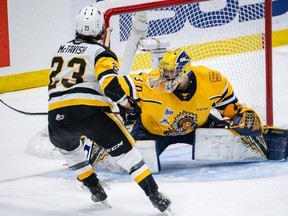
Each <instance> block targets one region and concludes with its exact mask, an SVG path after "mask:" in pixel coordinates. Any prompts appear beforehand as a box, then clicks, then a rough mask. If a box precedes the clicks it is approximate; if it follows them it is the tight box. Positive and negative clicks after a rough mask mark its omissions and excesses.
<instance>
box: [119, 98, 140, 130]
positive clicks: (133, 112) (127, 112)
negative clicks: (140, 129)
mask: <svg viewBox="0 0 288 216" xmlns="http://www.w3.org/2000/svg"><path fill="white" fill-rule="evenodd" d="M127 100H128V102H129V104H130V106H131V107H132V109H125V108H124V107H123V106H121V105H119V104H118V107H119V112H120V116H121V117H122V120H123V122H124V125H125V126H128V125H131V124H134V122H135V120H137V119H138V118H140V115H141V113H142V110H141V108H140V107H139V106H138V104H137V101H136V100H134V99H133V98H132V97H129V96H127Z"/></svg>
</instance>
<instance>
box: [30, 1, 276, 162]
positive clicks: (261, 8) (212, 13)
mask: <svg viewBox="0 0 288 216" xmlns="http://www.w3.org/2000/svg"><path fill="white" fill-rule="evenodd" d="M107 2H109V1H107ZM103 6H104V8H105V1H103ZM110 7H111V6H110ZM137 12H145V15H146V18H147V21H146V22H147V23H148V31H147V34H146V37H147V38H155V39H161V38H165V39H166V40H169V42H170V48H182V49H184V50H185V51H186V52H187V53H188V54H189V56H190V57H191V60H192V65H194V66H196V65H205V66H207V67H209V68H212V69H215V70H219V71H220V72H221V73H222V74H223V75H225V76H227V77H228V79H229V80H230V81H231V83H232V86H233V87H234V91H235V94H236V96H237V97H238V99H239V101H240V102H241V103H245V104H246V105H248V106H251V107H253V108H255V110H257V112H258V113H259V114H260V117H261V118H262V119H263V121H264V124H269V125H271V124H273V105H272V75H271V73H272V70H271V68H272V64H271V1H270V0H241V1H234V0H211V1H204V0H178V1H176V0H162V1H154V2H148V3H142V4H135V5H129V6H123V7H121V6H120V7H114V8H108V7H107V8H106V14H105V22H106V26H107V27H110V28H112V32H111V35H110V38H109V43H110V48H111V50H112V51H114V52H115V53H116V55H117V56H118V58H119V60H120V63H121V62H123V59H124V58H132V59H134V62H133V65H131V70H130V71H128V72H127V73H131V72H136V73H137V72H141V71H149V69H151V67H152V66H151V60H152V59H151V52H149V51H143V50H139V49H137V50H136V52H135V53H133V54H128V55H127V54H126V53H125V48H126V46H127V41H128V39H129V36H130V34H131V30H132V24H133V21H134V20H133V19H134V17H135V13H137ZM122 66H123V65H122V63H121V66H120V67H122ZM47 133H48V132H47V131H45V130H43V131H41V132H39V133H38V134H36V135H35V136H34V137H32V138H31V139H30V141H29V143H28V152H30V153H31V154H33V155H36V156H41V157H49V158H56V157H58V154H57V153H55V152H54V153H51V152H49V151H51V150H53V151H54V149H53V147H51V146H49V145H51V144H50V143H49V141H47ZM45 151H47V152H46V153H45ZM53 154H54V155H53Z"/></svg>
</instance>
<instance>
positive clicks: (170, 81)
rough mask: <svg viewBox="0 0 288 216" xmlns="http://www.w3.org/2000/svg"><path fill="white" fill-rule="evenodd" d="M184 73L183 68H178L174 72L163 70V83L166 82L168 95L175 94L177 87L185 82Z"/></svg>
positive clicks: (161, 73) (161, 74)
mask: <svg viewBox="0 0 288 216" xmlns="http://www.w3.org/2000/svg"><path fill="white" fill-rule="evenodd" d="M183 72H184V69H183V68H176V69H172V70H170V69H165V68H162V69H161V72H160V76H161V82H164V86H165V90H166V91H167V92H168V93H171V92H173V91H174V90H175V89H176V88H177V86H178V85H179V84H180V83H182V82H183V78H182V77H181V75H182V74H183Z"/></svg>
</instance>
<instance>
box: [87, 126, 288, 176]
mask: <svg viewBox="0 0 288 216" xmlns="http://www.w3.org/2000/svg"><path fill="white" fill-rule="evenodd" d="M85 145H86V147H85V149H86V150H87V157H89V158H90V163H91V164H93V165H94V166H103V167H105V168H107V169H109V170H110V171H113V172H121V171H124V170H122V169H121V168H120V167H119V166H118V165H117V164H116V163H115V162H114V161H113V158H112V157H109V156H108V154H107V153H106V151H105V150H104V149H99V146H98V145H97V144H96V143H94V144H93V145H92V143H91V142H89V141H88V142H87V141H86V143H85ZM287 146H288V130H286V129H281V128H276V127H264V133H263V135H260V136H239V135H236V134H235V133H234V132H233V131H232V130H231V129H225V128H197V129H196V130H195V139H194V144H193V145H192V159H193V160H196V161H211V162H256V161H265V160H280V161H281V160H285V159H287V154H288V147H287ZM136 148H137V149H138V150H139V151H140V153H141V154H142V157H143V159H144V161H145V162H146V164H147V165H148V167H149V168H150V169H151V171H152V172H153V173H157V172H159V171H160V170H161V164H160V159H159V155H157V153H156V152H157V151H156V145H155V141H153V140H141V141H137V143H136Z"/></svg>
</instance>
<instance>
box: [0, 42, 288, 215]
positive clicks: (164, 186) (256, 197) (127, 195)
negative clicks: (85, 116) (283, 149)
mask: <svg viewBox="0 0 288 216" xmlns="http://www.w3.org/2000/svg"><path fill="white" fill-rule="evenodd" d="M287 59H288V46H285V47H280V48H275V49H274V51H273V63H274V64H273V65H274V66H273V68H274V87H275V88H274V114H275V125H276V126H281V127H286V128H288V109H287V107H288V99H287V93H288V85H287V82H288V70H287V68H288V62H287ZM20 81H21V80H19V82H20ZM0 99H2V100H3V101H5V102H6V103H7V104H9V105H11V106H13V107H15V108H18V109H21V110H25V111H30V112H39V111H42V112H46V111H47V92H46V87H42V88H36V89H31V90H24V91H18V92H12V93H5V94H1V95H0ZM0 122H1V123H0V133H1V134H0V143H1V144H0V215H1V216H24V215H37V216H52V215H53V216H63V215H71V216H72V215H73V216H76V215H77V216H78V215H79V216H80V215H81V216H82V215H83V216H88V215H89V216H90V215H101V216H111V215H113V216H114V215H118V216H144V215H147V216H148V215H151V216H152V215H155V216H156V215H159V216H160V215H161V214H160V213H159V212H158V211H157V210H156V209H155V208H153V206H152V205H151V203H150V201H149V200H148V199H147V197H146V196H145V195H144V193H143V191H142V190H141V189H140V188H139V187H138V186H137V185H136V184H135V183H134V182H133V181H132V179H130V177H129V176H128V175H124V174H115V173H109V172H107V171H105V170H101V169H99V170H96V171H98V176H99V178H100V179H101V180H103V181H105V182H106V183H108V184H110V188H111V189H110V190H107V193H108V196H109V198H108V200H109V202H110V204H111V205H112V208H111V209H109V208H107V207H105V206H103V205H101V204H95V203H93V202H92V201H91V200H90V195H89V192H88V191H81V190H79V189H78V188H77V187H76V181H75V178H74V175H73V174H72V173H71V172H70V171H69V170H68V168H67V167H66V166H65V162H64V161H63V160H51V159H43V158H38V157H34V156H31V155H29V154H28V153H27V152H26V145H27V142H28V139H30V138H31V137H32V136H33V135H34V134H35V133H36V132H38V131H40V130H41V129H42V128H43V127H44V126H45V125H46V124H47V117H46V116H27V115H23V114H20V113H17V112H15V111H13V110H11V109H9V108H7V107H5V106H4V105H3V104H0ZM161 161H162V171H161V172H160V173H159V174H155V175H154V177H155V179H156V181H157V182H158V183H159V187H160V190H161V191H163V192H164V193H165V194H166V195H167V196H169V197H170V198H171V200H172V209H173V212H174V215H175V216H190V215H195V216H211V215H213V216H243V215H245V216H287V215H288V162H286V161H268V162H258V163H233V164H224V163H222V164H209V163H197V162H195V161H192V160H191V148H190V147H189V146H186V145H184V146H180V147H179V148H170V149H168V150H167V151H166V152H165V153H164V154H163V155H162V156H161Z"/></svg>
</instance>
